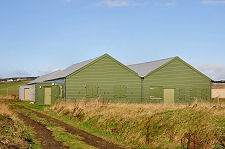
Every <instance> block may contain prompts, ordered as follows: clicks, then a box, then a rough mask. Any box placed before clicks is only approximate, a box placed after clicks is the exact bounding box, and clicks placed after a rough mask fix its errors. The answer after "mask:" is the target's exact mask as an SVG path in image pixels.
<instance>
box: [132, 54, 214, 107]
mask: <svg viewBox="0 0 225 149" xmlns="http://www.w3.org/2000/svg"><path fill="white" fill-rule="evenodd" d="M128 67H129V68H131V69H132V70H134V71H135V72H137V73H138V74H139V76H140V77H141V78H142V101H143V102H164V103H190V102H193V100H194V99H198V100H205V101H209V100H210V99H211V79H210V78H208V77H207V76H205V75H204V74H203V73H201V72H200V71H198V70H197V69H195V68H193V67H192V66H191V65H189V64H188V63H186V62H184V61H183V60H182V59H180V58H179V57H173V58H168V59H163V60H157V61H152V62H147V63H140V64H134V65H129V66H128Z"/></svg>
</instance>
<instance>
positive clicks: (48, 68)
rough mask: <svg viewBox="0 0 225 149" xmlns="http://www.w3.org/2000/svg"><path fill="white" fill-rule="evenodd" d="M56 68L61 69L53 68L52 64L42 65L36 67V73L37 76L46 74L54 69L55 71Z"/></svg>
mask: <svg viewBox="0 0 225 149" xmlns="http://www.w3.org/2000/svg"><path fill="white" fill-rule="evenodd" d="M57 70H61V69H60V68H53V67H52V66H50V65H47V66H45V67H42V68H40V69H38V70H37V73H36V74H37V75H38V76H42V75H45V74H48V73H51V72H54V71H57Z"/></svg>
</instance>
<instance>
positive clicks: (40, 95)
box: [35, 83, 63, 105]
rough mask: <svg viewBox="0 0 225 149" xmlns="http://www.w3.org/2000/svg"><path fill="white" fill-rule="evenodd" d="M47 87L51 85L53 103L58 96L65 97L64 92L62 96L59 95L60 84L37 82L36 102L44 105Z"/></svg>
mask: <svg viewBox="0 0 225 149" xmlns="http://www.w3.org/2000/svg"><path fill="white" fill-rule="evenodd" d="M40 86H41V88H40ZM45 87H51V103H52V104H54V103H55V101H56V100H57V99H58V98H63V94H62V97H60V96H59V92H60V91H59V85H58V84H55V85H52V83H37V84H36V86H35V104H38V105H44V95H45ZM62 88H63V87H62Z"/></svg>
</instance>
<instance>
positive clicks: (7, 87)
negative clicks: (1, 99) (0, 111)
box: [6, 87, 9, 96]
mask: <svg viewBox="0 0 225 149" xmlns="http://www.w3.org/2000/svg"><path fill="white" fill-rule="evenodd" d="M6 90H7V96H8V95H9V88H8V87H7V89H6Z"/></svg>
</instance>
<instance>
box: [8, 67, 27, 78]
mask: <svg viewBox="0 0 225 149" xmlns="http://www.w3.org/2000/svg"><path fill="white" fill-rule="evenodd" d="M29 76H31V74H30V73H29V72H28V71H26V70H23V69H16V70H14V71H12V72H10V73H8V74H6V75H5V76H4V77H5V78H9V77H29Z"/></svg>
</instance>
